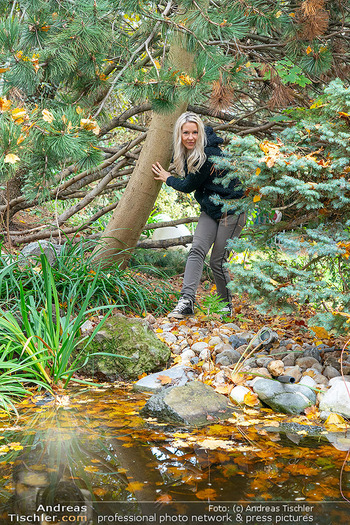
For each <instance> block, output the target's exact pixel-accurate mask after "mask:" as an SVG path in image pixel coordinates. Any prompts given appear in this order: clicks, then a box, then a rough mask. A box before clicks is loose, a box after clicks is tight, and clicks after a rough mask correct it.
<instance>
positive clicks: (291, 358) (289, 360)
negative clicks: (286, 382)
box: [282, 352, 296, 366]
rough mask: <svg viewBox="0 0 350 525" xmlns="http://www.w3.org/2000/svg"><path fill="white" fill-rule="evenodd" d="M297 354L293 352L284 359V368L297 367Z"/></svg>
mask: <svg viewBox="0 0 350 525" xmlns="http://www.w3.org/2000/svg"><path fill="white" fill-rule="evenodd" d="M295 359H296V357H295V354H294V353H293V352H290V353H289V354H287V355H286V356H285V357H284V358H283V359H282V361H283V363H284V366H294V365H295Z"/></svg>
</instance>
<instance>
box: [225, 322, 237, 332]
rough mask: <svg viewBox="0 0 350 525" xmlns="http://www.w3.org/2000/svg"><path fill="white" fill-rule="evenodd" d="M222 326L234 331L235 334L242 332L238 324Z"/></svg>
mask: <svg viewBox="0 0 350 525" xmlns="http://www.w3.org/2000/svg"><path fill="white" fill-rule="evenodd" d="M222 326H224V327H225V328H228V329H230V330H233V331H234V332H239V331H240V327H239V326H238V324H235V323H225V324H223V325H222Z"/></svg>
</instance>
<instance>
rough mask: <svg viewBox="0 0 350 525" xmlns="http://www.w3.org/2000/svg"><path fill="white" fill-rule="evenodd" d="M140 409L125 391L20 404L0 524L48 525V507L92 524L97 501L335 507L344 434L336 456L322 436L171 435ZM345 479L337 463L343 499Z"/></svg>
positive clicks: (232, 427)
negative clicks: (331, 503) (63, 402)
mask: <svg viewBox="0 0 350 525" xmlns="http://www.w3.org/2000/svg"><path fill="white" fill-rule="evenodd" d="M34 402H36V400H35V399H34ZM144 402H145V398H144V396H143V395H142V394H139V393H134V392H131V391H130V390H129V389H127V388H125V389H113V388H108V389H95V390H94V391H92V390H90V391H87V392H85V393H81V392H80V393H79V395H75V393H74V392H72V393H71V396H70V402H69V404H68V403H67V404H66V406H57V405H54V404H51V405H50V404H44V405H43V406H41V407H40V406H39V407H38V406H35V405H34V404H33V403H32V404H30V403H29V402H28V403H27V405H24V406H23V408H22V410H21V418H20V420H19V421H18V422H17V426H13V427H12V428H11V427H10V428H8V427H6V426H3V428H2V429H1V437H2V438H3V439H2V440H1V441H0V454H1V456H0V473H1V481H0V503H1V505H2V509H3V512H2V518H3V523H6V524H8V523H16V522H18V521H21V522H22V523H23V522H24V523H33V521H32V520H30V519H29V517H31V516H33V514H35V513H36V514H37V515H38V516H39V518H38V520H36V522H37V523H40V524H44V523H48V522H49V521H48V519H49V516H46V515H45V512H44V510H45V509H47V508H48V507H52V508H53V509H54V511H55V513H56V516H57V518H56V523H59V522H60V520H61V519H63V516H64V514H63V513H64V512H66V509H65V508H63V510H62V507H64V506H65V507H68V506H69V507H72V508H73V510H72V511H71V513H72V516H75V517H76V518H77V520H78V518H79V517H80V518H79V520H80V521H83V522H84V523H94V519H95V518H94V515H93V506H94V505H93V502H96V501H97V502H98V501H105V502H107V501H108V502H113V501H120V502H129V504H130V505H134V506H135V509H138V511H141V512H142V509H143V507H144V509H146V507H147V504H145V503H144V502H158V504H159V505H162V504H166V503H167V502H170V501H172V502H193V501H197V502H199V501H208V500H211V501H240V500H242V501H269V500H271V501H274V500H280V501H322V500H328V501H332V500H341V499H342V495H341V492H340V472H341V469H342V466H343V463H344V459H346V452H345V451H347V450H349V448H350V444H349V435H347V434H346V433H345V432H344V433H338V432H334V433H331V434H329V435H328V436H327V437H328V439H329V440H330V442H332V443H334V446H335V448H334V447H333V446H332V445H331V444H330V443H328V444H327V441H326V438H325V437H324V436H322V435H318V436H316V437H313V438H310V437H306V436H304V435H302V434H300V431H298V430H297V431H296V432H294V433H293V432H287V433H285V432H283V433H281V432H268V431H267V430H266V428H267V426H265V429H264V427H263V425H259V424H258V423H257V424H255V425H247V426H243V423H242V424H241V425H239V424H233V423H232V422H225V423H224V424H222V425H221V424H214V425H211V426H208V427H206V428H204V429H199V430H197V431H196V432H192V431H190V430H189V429H176V430H175V431H174V429H172V430H173V431H172V432H170V430H169V428H167V427H166V426H165V425H162V424H159V423H158V422H156V421H152V420H149V421H144V420H143V419H142V418H140V417H139V409H140V408H141V407H142V406H143V404H144ZM250 417H251V416H250ZM247 419H248V423H249V416H248V418H247ZM275 430H277V429H275ZM297 438H298V439H297ZM291 439H292V440H291ZM349 471H350V468H349V466H348V465H347V464H345V466H343V470H342V480H341V487H342V491H343V494H344V495H346V496H347V497H348V498H349V497H350V490H349V489H350V487H349ZM145 505H146V506H145ZM43 509H44V510H43ZM56 509H58V510H56ZM11 515H13V516H21V517H24V519H26V518H27V521H22V520H17V521H16V518H11ZM25 517H26V518H25ZM51 522H52V520H51ZM95 523H96V520H95Z"/></svg>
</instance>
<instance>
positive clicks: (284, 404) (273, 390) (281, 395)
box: [253, 379, 316, 414]
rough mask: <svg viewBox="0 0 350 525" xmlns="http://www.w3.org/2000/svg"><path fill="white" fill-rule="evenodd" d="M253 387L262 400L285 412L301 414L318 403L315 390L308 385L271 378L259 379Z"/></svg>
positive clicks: (271, 406) (274, 408)
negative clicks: (285, 382) (282, 381)
mask: <svg viewBox="0 0 350 525" xmlns="http://www.w3.org/2000/svg"><path fill="white" fill-rule="evenodd" d="M253 389H254V392H255V393H256V394H258V397H259V399H260V400H261V401H263V402H264V403H266V405H268V406H269V407H270V408H272V409H273V410H276V411H278V412H283V413H285V414H301V412H303V411H304V410H305V408H307V407H310V406H312V405H314V404H315V403H316V394H315V392H314V391H313V390H312V389H311V388H310V387H308V386H306V385H294V384H284V383H279V382H278V381H273V380H271V379H258V380H257V381H255V382H254V384H253Z"/></svg>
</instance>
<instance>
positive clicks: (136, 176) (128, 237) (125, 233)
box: [94, 39, 194, 267]
mask: <svg viewBox="0 0 350 525" xmlns="http://www.w3.org/2000/svg"><path fill="white" fill-rule="evenodd" d="M170 56H171V57H172V63H173V64H174V66H175V68H176V69H178V70H180V71H182V72H185V73H187V74H190V73H191V68H192V65H193V62H194V55H193V54H192V53H189V52H188V51H187V50H186V49H184V48H183V46H181V41H180V39H178V40H175V41H174V43H173V44H172V46H171V49H170ZM186 108H187V103H186V102H183V103H181V104H180V105H179V106H178V107H177V108H176V110H175V111H174V112H172V113H166V114H156V113H154V114H153V117H152V120H151V124H150V127H149V130H148V133H147V138H146V141H145V144H144V146H143V148H142V151H141V153H140V156H139V159H138V161H137V164H136V166H135V169H134V172H133V174H132V175H131V177H130V180H129V183H128V185H127V187H126V189H125V192H124V194H123V196H122V198H121V199H120V201H119V203H118V206H117V208H116V210H115V212H114V214H113V216H112V218H111V220H110V222H109V224H108V225H107V228H106V230H105V232H104V234H103V236H102V238H101V242H100V244H99V246H98V247H97V248H96V250H95V255H94V258H95V260H96V262H100V263H101V264H102V266H104V267H108V266H111V265H112V264H114V263H117V264H120V265H121V266H122V267H125V266H126V265H127V263H128V260H129V258H130V256H131V254H132V252H133V250H134V248H135V246H136V244H137V242H138V240H139V237H140V235H141V232H142V230H143V228H144V226H145V224H146V222H147V219H148V217H149V215H150V213H151V211H152V209H153V206H154V203H155V201H156V198H157V195H158V193H159V190H160V188H161V185H162V183H161V182H159V181H155V180H154V175H153V172H152V164H154V163H155V162H160V163H161V164H162V166H163V167H164V168H165V169H168V167H169V164H170V160H171V155H172V136H173V129H174V125H175V122H176V120H177V119H178V117H179V116H180V115H181V113H183V112H184V111H185V110H186Z"/></svg>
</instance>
